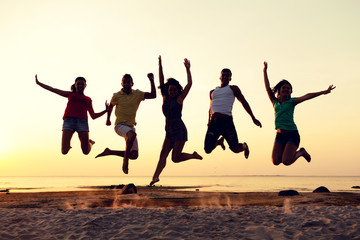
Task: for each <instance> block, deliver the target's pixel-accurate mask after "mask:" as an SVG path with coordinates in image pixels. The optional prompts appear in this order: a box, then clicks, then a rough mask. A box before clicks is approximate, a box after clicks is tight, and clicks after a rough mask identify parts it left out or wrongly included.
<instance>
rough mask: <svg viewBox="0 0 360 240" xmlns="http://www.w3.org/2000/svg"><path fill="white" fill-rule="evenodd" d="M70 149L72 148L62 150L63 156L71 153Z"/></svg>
mask: <svg viewBox="0 0 360 240" xmlns="http://www.w3.org/2000/svg"><path fill="white" fill-rule="evenodd" d="M70 148H71V147H62V148H61V153H62V154H63V155H66V154H67V153H68V152H69V151H70Z"/></svg>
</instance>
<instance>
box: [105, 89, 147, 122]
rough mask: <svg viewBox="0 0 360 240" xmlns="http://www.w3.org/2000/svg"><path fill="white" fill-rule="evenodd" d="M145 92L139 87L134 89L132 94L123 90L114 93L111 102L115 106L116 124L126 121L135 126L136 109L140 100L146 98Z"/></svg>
mask: <svg viewBox="0 0 360 240" xmlns="http://www.w3.org/2000/svg"><path fill="white" fill-rule="evenodd" d="M144 95H145V92H142V91H140V90H138V89H136V90H132V92H131V93H130V94H126V93H125V92H123V91H122V90H120V91H119V92H117V93H114V95H113V97H112V98H111V104H112V105H113V106H115V116H116V121H115V126H116V125H118V124H120V123H124V124H126V125H128V126H131V127H132V126H135V125H136V122H135V117H136V111H137V109H138V108H139V105H140V102H141V101H143V100H144Z"/></svg>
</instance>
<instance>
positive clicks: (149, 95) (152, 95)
mask: <svg viewBox="0 0 360 240" xmlns="http://www.w3.org/2000/svg"><path fill="white" fill-rule="evenodd" d="M147 76H148V78H149V80H150V85H151V92H146V93H145V95H144V98H145V99H152V98H156V89H155V84H154V74H152V73H148V75H147Z"/></svg>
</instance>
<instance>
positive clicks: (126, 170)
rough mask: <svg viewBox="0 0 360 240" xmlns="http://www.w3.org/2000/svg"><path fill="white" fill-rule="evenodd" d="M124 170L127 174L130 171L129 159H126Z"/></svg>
mask: <svg viewBox="0 0 360 240" xmlns="http://www.w3.org/2000/svg"><path fill="white" fill-rule="evenodd" d="M122 170H123V172H124V173H125V174H128V173H129V159H124V162H123V166H122Z"/></svg>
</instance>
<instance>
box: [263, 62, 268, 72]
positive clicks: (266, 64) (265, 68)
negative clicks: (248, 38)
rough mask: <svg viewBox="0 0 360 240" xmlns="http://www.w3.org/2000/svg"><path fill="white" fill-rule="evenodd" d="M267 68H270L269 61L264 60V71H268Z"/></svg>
mask: <svg viewBox="0 0 360 240" xmlns="http://www.w3.org/2000/svg"><path fill="white" fill-rule="evenodd" d="M267 68H268V63H267V62H264V72H266V71H267Z"/></svg>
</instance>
